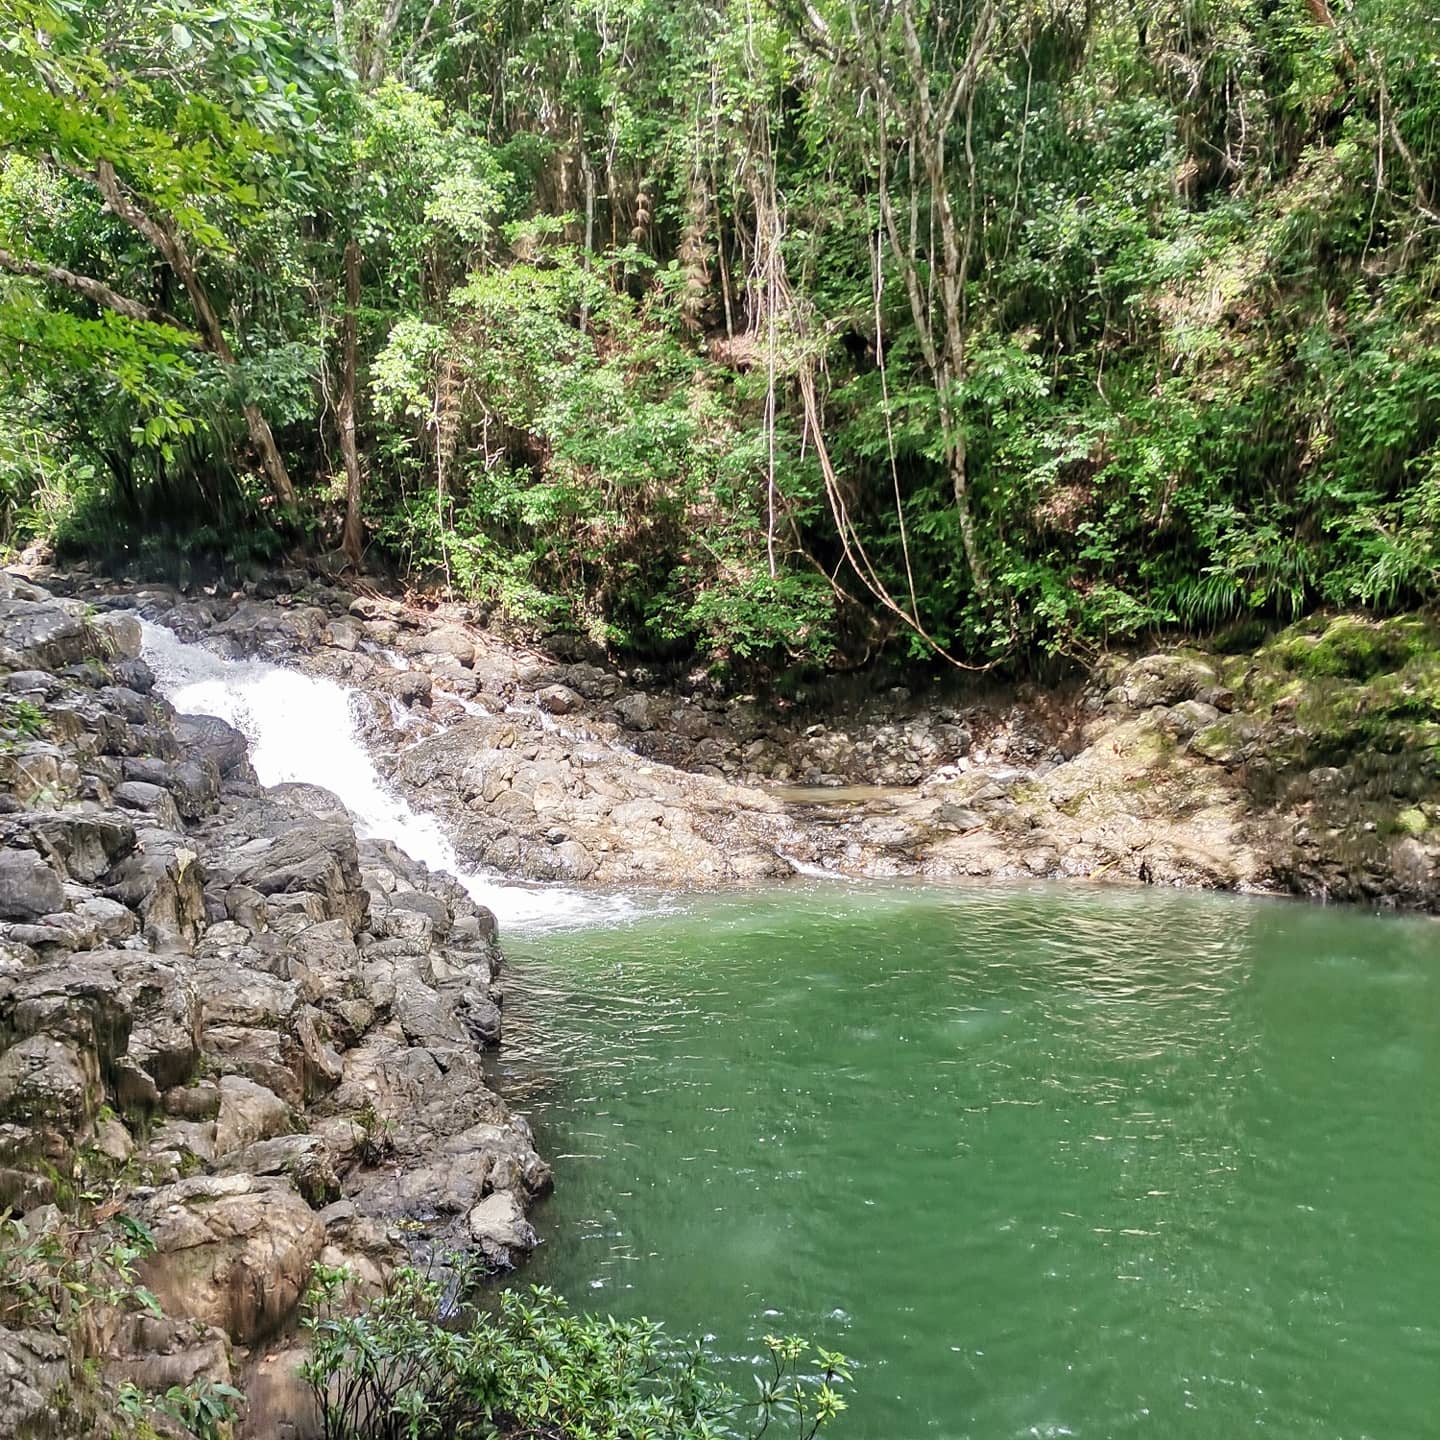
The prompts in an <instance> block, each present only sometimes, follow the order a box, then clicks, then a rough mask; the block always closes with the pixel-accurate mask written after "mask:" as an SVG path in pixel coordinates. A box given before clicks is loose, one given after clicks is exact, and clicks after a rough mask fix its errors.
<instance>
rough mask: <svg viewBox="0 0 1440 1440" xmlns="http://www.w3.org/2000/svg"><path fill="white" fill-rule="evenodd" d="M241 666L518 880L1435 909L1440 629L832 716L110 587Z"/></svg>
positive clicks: (334, 613)
mask: <svg viewBox="0 0 1440 1440" xmlns="http://www.w3.org/2000/svg"><path fill="white" fill-rule="evenodd" d="M90 588H91V589H92V590H93V592H94V594H95V596H96V598H97V600H98V601H99V602H100V603H104V604H109V605H115V604H118V605H125V606H130V607H133V608H135V609H137V610H138V611H140V612H141V613H143V614H145V615H147V616H149V617H150V618H153V619H155V620H157V621H159V622H160V623H162V624H164V625H167V626H169V627H171V628H172V629H174V630H175V631H176V632H177V633H178V634H180V635H181V636H182V637H183V638H186V639H192V640H200V641H203V643H205V644H206V645H208V646H211V647H213V648H215V649H217V650H219V651H220V652H221V653H225V654H230V655H234V656H260V657H265V658H269V659H273V660H276V661H281V662H283V663H286V664H289V665H295V666H299V667H300V668H302V669H305V670H308V671H310V672H311V673H314V674H319V675H325V676H328V677H331V678H333V679H336V680H339V681H341V682H343V683H345V684H346V685H350V686H354V687H356V688H357V689H358V690H359V691H360V692H362V693H363V694H365V695H367V696H369V697H370V701H371V705H370V715H369V719H368V721H367V731H368V737H369V740H370V742H371V744H372V748H373V750H374V753H375V755H376V756H377V759H378V760H379V761H380V763H381V764H382V765H383V766H384V767H385V768H386V770H387V773H388V774H389V776H390V778H391V780H392V782H393V784H394V785H395V787H396V788H397V790H399V791H400V792H401V793H403V794H405V795H406V796H407V797H408V798H410V799H411V800H412V801H413V802H414V803H415V804H416V805H417V806H418V807H420V808H422V809H425V810H428V811H430V812H433V813H434V814H436V815H437V816H439V817H440V818H441V819H442V821H443V822H444V824H445V826H446V828H447V830H448V832H449V833H450V834H451V835H452V836H453V838H454V840H455V842H456V845H457V848H458V850H459V852H460V855H461V856H462V858H463V859H464V860H465V861H466V862H467V863H469V864H472V865H475V866H477V867H488V868H491V869H494V870H497V871H500V872H503V873H505V874H509V875H512V876H518V877H523V878H527V879H532V880H539V881H565V882H568V883H571V884H585V885H596V886H626V887H633V886H637V885H657V886H667V887H680V888H689V887H694V886H716V885H725V884H734V883H741V882H747V881H755V880H777V879H782V878H785V877H787V876H790V875H793V874H794V873H795V872H796V870H797V869H799V870H815V871H818V872H822V873H826V874H835V875H848V876H875V877H890V876H918V877H924V878H929V879H936V880H944V879H955V878H961V877H996V878H1025V877H1030V878H1057V879H1058V878H1067V879H1090V880H1097V879H1098V880H1106V881H1112V882H1113V881H1132V882H1137V883H1148V884H1162V885H1186V886H1200V887H1207V888H1217V889H1232V890H1241V891H1247V892H1266V893H1279V894H1297V895H1303V896H1308V897H1310V898H1314V899H1321V900H1346V901H1358V902H1362V903H1370V904H1378V905H1387V906H1401V907H1406V908H1415V909H1423V910H1435V909H1437V908H1440V869H1437V862H1440V763H1437V755H1440V626H1437V625H1436V624H1435V623H1434V622H1433V621H1431V620H1429V619H1426V618H1424V617H1414V616H1412V617H1400V618H1396V619H1388V620H1380V621H1376V620H1373V619H1369V618H1366V617H1363V616H1354V615H1338V616H1331V617H1317V618H1314V619H1311V620H1307V621H1305V622H1302V623H1301V624H1299V625H1296V626H1293V627H1290V628H1289V629H1287V630H1284V631H1281V632H1280V633H1278V634H1275V635H1271V636H1268V637H1255V638H1254V642H1253V643H1252V644H1250V645H1249V646H1247V647H1245V648H1243V649H1232V650H1231V651H1230V652H1222V651H1211V652H1206V651H1202V650H1198V649H1177V650H1172V651H1167V652H1163V653H1156V654H1148V655H1145V654H1141V655H1131V656H1115V657H1110V658H1109V659H1107V660H1105V661H1104V662H1102V663H1101V664H1100V665H1098V666H1097V667H1096V669H1095V671H1094V672H1093V673H1092V674H1091V675H1090V676H1088V677H1086V678H1084V679H1083V680H1078V681H1076V682H1075V683H1073V684H1071V685H1070V686H1068V687H1067V688H1065V689H1063V690H1061V691H1059V692H1057V693H1052V694H1040V693H1038V692H1036V691H1033V690H1027V689H1021V690H1018V691H1015V692H1011V693H1007V692H1002V691H992V692H989V693H986V694H984V695H981V696H973V695H970V696H967V695H966V694H965V693H964V692H957V693H956V694H952V695H950V696H948V697H946V698H945V699H943V700H936V699H934V698H931V697H925V696H916V695H912V694H910V693H909V692H908V691H905V690H891V691H886V692H882V693H878V694H873V695H868V696H864V697H863V698H861V699H859V700H856V701H854V702H852V703H850V704H848V705H846V706H843V707H837V708H834V709H831V710H828V711H826V712H824V713H823V714H822V713H817V712H816V711H815V710H813V709H812V710H810V711H806V710H804V709H803V708H801V707H799V706H796V705H793V704H786V703H776V702H773V701H772V702H770V703H762V702H760V701H758V700H757V699H756V698H755V697H752V696H739V697H736V696H730V695H725V694H722V693H718V692H717V691H716V690H715V688H714V687H713V686H712V685H711V684H710V683H709V681H708V678H707V677H706V676H705V675H704V674H703V673H696V674H695V675H692V676H690V677H688V678H686V679H685V680H684V681H682V682H681V683H679V684H678V685H677V684H673V683H672V684H671V685H670V686H669V687H667V688H660V687H657V686H655V685H654V684H653V683H651V677H649V676H647V675H645V674H644V673H643V672H634V671H632V672H628V673H627V672H624V671H620V670H617V669H615V668H611V667H607V666H606V665H604V664H602V663H600V661H599V659H598V658H597V657H595V656H593V655H590V656H586V657H584V658H575V656H574V654H573V652H572V653H571V654H570V655H569V656H568V657H565V656H561V655H556V654H542V653H539V652H536V651H527V650H523V649H518V648H516V647H515V646H513V645H510V644H506V643H504V642H503V641H501V640H499V639H497V638H496V637H494V636H493V635H491V634H489V633H488V632H487V631H486V630H485V629H484V628H483V626H482V625H480V624H477V623H475V621H476V619H477V616H476V613H475V612H473V611H471V610H469V609H467V608H466V607H464V606H460V605H444V606H440V607H438V608H433V609H425V608H420V607H417V606H411V605H406V604H403V603H401V602H400V601H398V600H395V599H392V598H387V597H383V596H379V595H368V594H361V595H356V594H353V593H351V592H348V591H345V590H342V589H337V588H335V587H334V586H331V585H328V584H325V583H323V582H318V581H314V580H311V579H307V578H305V577H303V576H291V577H277V578H276V579H274V580H272V581H271V582H269V583H268V584H267V585H265V586H263V587H261V588H260V591H258V592H256V593H247V594H241V595H216V596H200V597H194V596H184V595H180V594H178V593H176V592H174V591H167V590H163V589H137V590H132V591H129V592H127V593H123V594H122V593H118V592H117V591H116V589H115V587H113V586H110V585H108V584H103V583H96V584H94V585H93V586H91V587H90Z"/></svg>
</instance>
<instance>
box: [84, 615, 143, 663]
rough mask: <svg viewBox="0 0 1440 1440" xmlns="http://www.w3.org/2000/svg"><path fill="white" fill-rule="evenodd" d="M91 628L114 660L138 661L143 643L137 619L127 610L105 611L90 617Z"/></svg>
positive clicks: (141, 631)
mask: <svg viewBox="0 0 1440 1440" xmlns="http://www.w3.org/2000/svg"><path fill="white" fill-rule="evenodd" d="M90 626H91V628H92V629H93V630H94V631H95V632H96V633H97V634H98V635H99V636H100V639H101V641H102V642H103V644H104V645H105V648H106V650H107V651H108V653H109V654H110V656H111V657H112V658H114V659H116V660H138V659H139V658H140V650H141V647H142V646H143V645H144V643H145V632H144V631H143V630H142V629H141V628H140V621H139V619H138V618H137V617H136V616H134V615H132V614H131V613H130V612H129V611H128V610H106V611H103V612H102V613H101V614H99V615H92V616H91V617H90Z"/></svg>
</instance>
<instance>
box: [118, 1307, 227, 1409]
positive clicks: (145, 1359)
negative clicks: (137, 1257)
mask: <svg viewBox="0 0 1440 1440" xmlns="http://www.w3.org/2000/svg"><path fill="white" fill-rule="evenodd" d="M105 1378H106V1379H107V1380H109V1381H110V1382H111V1383H119V1382H121V1381H124V1380H128V1381H130V1382H131V1383H132V1384H134V1385H138V1386H139V1387H140V1388H141V1389H142V1390H146V1391H149V1392H150V1393H151V1394H164V1392H165V1391H166V1390H168V1389H170V1387H171V1386H173V1385H179V1386H189V1385H193V1384H194V1383H195V1382H196V1381H197V1380H208V1381H209V1382H210V1383H211V1384H212V1385H227V1384H229V1383H230V1381H231V1380H232V1379H233V1378H234V1377H233V1375H232V1372H231V1360H230V1342H229V1339H228V1338H227V1336H226V1334H225V1332H224V1331H223V1330H220V1329H217V1328H216V1327H215V1326H213V1325H199V1324H196V1322H195V1321H193V1320H175V1319H172V1318H170V1317H169V1316H168V1315H165V1316H161V1315H150V1314H148V1313H136V1314H133V1315H127V1316H125V1317H124V1319H123V1320H122V1321H121V1322H120V1324H119V1326H118V1327H117V1329H116V1333H115V1335H114V1337H113V1339H112V1341H111V1344H110V1347H109V1349H108V1351H107V1354H106V1358H105Z"/></svg>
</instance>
